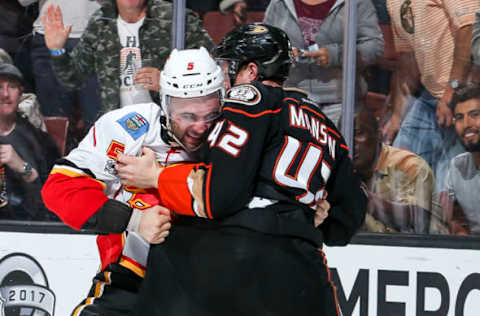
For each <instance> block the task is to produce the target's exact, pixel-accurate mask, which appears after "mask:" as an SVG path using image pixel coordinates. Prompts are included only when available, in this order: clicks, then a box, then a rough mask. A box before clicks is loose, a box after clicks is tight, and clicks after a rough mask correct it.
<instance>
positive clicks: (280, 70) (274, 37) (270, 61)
mask: <svg viewBox="0 0 480 316" xmlns="http://www.w3.org/2000/svg"><path fill="white" fill-rule="evenodd" d="M215 57H216V58H217V59H220V60H227V61H229V69H228V74H229V76H230V80H231V81H232V83H233V81H235V77H236V75H237V71H238V70H239V69H240V67H242V66H243V65H245V64H247V63H249V62H254V63H255V64H257V66H258V68H259V78H258V80H267V79H268V80H274V81H278V82H280V83H283V82H284V81H285V79H286V78H287V76H288V72H289V70H290V65H291V64H292V61H293V53H292V48H291V44H290V40H289V39H288V36H287V34H285V32H284V31H282V30H280V29H279V28H276V27H274V26H271V25H267V24H262V23H254V24H248V25H241V26H239V27H237V28H235V29H234V30H233V31H231V32H230V33H228V34H227V35H225V36H224V37H223V38H222V41H221V42H220V44H219V45H218V47H217V49H216V50H215Z"/></svg>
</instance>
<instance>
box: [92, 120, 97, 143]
mask: <svg viewBox="0 0 480 316" xmlns="http://www.w3.org/2000/svg"><path fill="white" fill-rule="evenodd" d="M93 147H97V135H96V131H95V125H93Z"/></svg>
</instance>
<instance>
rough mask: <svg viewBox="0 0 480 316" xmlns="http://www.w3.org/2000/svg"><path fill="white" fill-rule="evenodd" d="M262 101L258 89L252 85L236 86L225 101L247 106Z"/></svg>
mask: <svg viewBox="0 0 480 316" xmlns="http://www.w3.org/2000/svg"><path fill="white" fill-rule="evenodd" d="M261 99H262V95H261V94H260V91H258V89H257V88H255V87H254V86H252V85H242V86H236V87H233V88H231V89H230V90H228V92H227V97H226V98H225V101H226V102H228V101H231V102H236V103H242V104H245V105H255V104H257V103H258V102H260V100H261Z"/></svg>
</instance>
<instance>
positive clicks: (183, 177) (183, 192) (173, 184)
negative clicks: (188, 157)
mask: <svg viewBox="0 0 480 316" xmlns="http://www.w3.org/2000/svg"><path fill="white" fill-rule="evenodd" d="M195 166H196V165H195V164H181V165H176V166H173V167H169V168H165V169H163V171H162V172H161V173H160V176H159V177H158V193H159V195H160V203H159V204H160V205H163V206H165V207H166V208H168V209H170V210H174V211H175V212H177V213H179V214H182V215H189V216H196V214H195V212H194V211H193V209H192V195H191V193H190V190H189V188H188V183H187V180H188V176H189V175H190V172H192V170H193V169H194V167H195Z"/></svg>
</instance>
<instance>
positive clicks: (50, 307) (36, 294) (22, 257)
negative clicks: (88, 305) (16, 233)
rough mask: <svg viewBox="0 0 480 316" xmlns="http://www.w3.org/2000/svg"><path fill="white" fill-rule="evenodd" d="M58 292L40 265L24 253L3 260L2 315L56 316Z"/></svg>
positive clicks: (0, 268)
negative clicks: (56, 294)
mask: <svg viewBox="0 0 480 316" xmlns="http://www.w3.org/2000/svg"><path fill="white" fill-rule="evenodd" d="M54 310H55V294H54V293H53V292H52V290H50V288H49V285H48V280H47V276H46V274H45V271H44V270H43V268H42V267H41V266H40V264H39V263H38V262H37V261H36V260H35V259H34V258H33V257H31V256H29V255H27V254H24V253H12V254H9V255H7V256H5V257H3V258H2V259H1V260H0V316H19V315H35V316H37V315H38V316H53V315H54Z"/></svg>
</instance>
